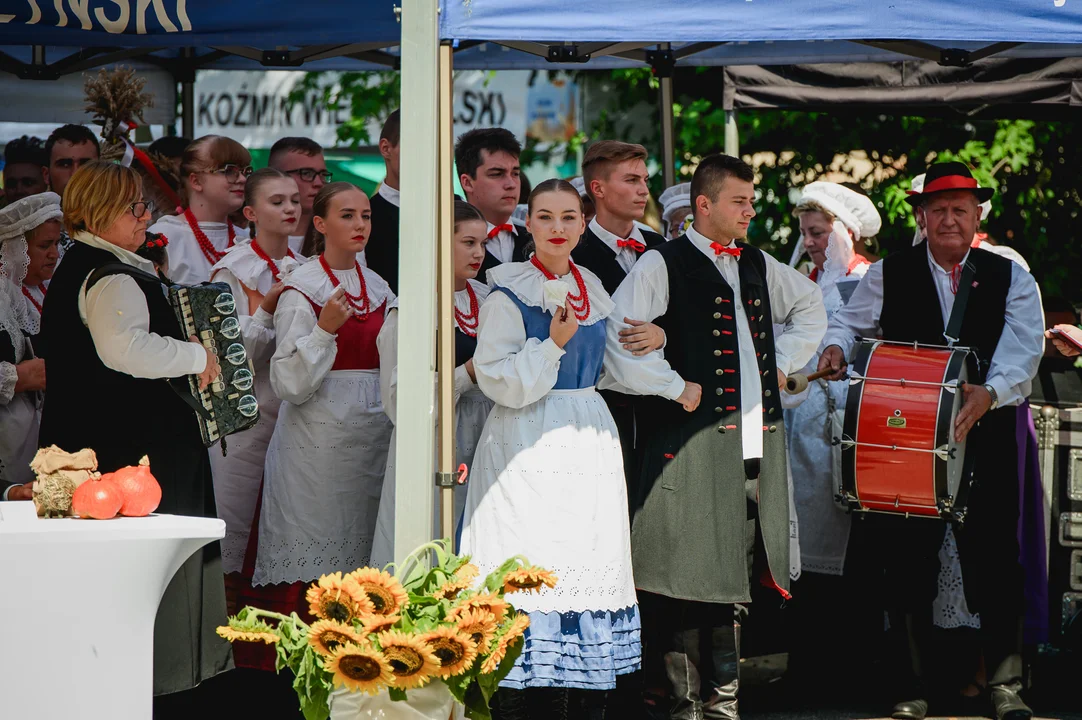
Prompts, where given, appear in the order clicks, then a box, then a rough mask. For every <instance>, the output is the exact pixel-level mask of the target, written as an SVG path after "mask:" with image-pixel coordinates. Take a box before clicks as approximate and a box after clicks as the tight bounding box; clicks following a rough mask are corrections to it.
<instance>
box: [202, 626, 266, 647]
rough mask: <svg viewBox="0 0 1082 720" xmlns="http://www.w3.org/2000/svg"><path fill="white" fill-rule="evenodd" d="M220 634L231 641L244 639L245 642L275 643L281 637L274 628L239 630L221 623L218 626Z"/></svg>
mask: <svg viewBox="0 0 1082 720" xmlns="http://www.w3.org/2000/svg"><path fill="white" fill-rule="evenodd" d="M216 632H217V633H218V636H219V637H222V638H225V639H226V640H228V641H229V642H237V641H238V640H242V641H245V642H264V643H266V644H268V645H274V644H275V643H276V642H278V640H279V639H280V638H279V637H278V633H276V632H274V631H273V630H269V629H268V630H265V631H264V630H237V629H236V628H232V627H229V626H228V625H221V626H219V627H218V629H217V631H216Z"/></svg>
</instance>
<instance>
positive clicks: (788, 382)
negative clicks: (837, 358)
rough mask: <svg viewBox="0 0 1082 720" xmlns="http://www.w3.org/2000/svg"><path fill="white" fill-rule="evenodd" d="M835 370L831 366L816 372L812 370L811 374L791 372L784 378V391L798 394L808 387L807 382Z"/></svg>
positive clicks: (825, 375)
mask: <svg viewBox="0 0 1082 720" xmlns="http://www.w3.org/2000/svg"><path fill="white" fill-rule="evenodd" d="M842 367H843V368H844V367H845V365H842ZM835 372H837V371H836V370H834V369H833V368H826V369H824V370H819V371H818V372H813V373H812V374H811V375H801V374H800V373H793V374H792V375H790V376H789V377H787V378H785V392H787V393H789V394H790V395H799V394H800V393H802V392H804V391H805V390H807V389H808V383H810V382H812V381H813V380H818V379H820V378H825V377H827V376H828V375H833V374H834V373H835Z"/></svg>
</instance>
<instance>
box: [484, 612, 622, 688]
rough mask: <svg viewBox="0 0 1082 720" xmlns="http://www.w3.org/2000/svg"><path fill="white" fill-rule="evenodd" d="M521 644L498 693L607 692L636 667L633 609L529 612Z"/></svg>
mask: <svg viewBox="0 0 1082 720" xmlns="http://www.w3.org/2000/svg"><path fill="white" fill-rule="evenodd" d="M525 643H526V644H525V646H524V647H523V650H522V654H521V655H520V656H519V658H518V660H517V661H516V662H515V666H514V667H513V668H512V669H511V672H510V673H508V675H507V677H506V678H504V680H503V682H501V683H500V685H501V687H509V688H515V689H517V690H522V689H525V688H539V687H562V688H578V689H582V690H611V689H613V688H614V687H616V676H617V675H626V674H627V673H631V672H635V671H636V670H638V669H639V668H640V666H641V663H642V640H641V637H640V623H639V608H638V606H637V605H633V606H631V607H628V608H624V609H623V610H618V611H616V612H609V611H607V610H596V611H595V610H591V611H588V612H582V613H578V612H565V613H558V612H547V613H545V612H532V613H530V627H529V628H527V629H526V634H525Z"/></svg>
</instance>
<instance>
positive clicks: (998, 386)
mask: <svg viewBox="0 0 1082 720" xmlns="http://www.w3.org/2000/svg"><path fill="white" fill-rule="evenodd" d="M985 382H987V383H988V384H989V385H991V386H992V387H993V388H994V389H995V391H996V407H997V408H1001V407H1007V406H1009V405H1016V404H1018V400H1019V397H1018V394H1017V393H1016V392H1015V391H1014V388H1013V387H1012V386H1010V385H1008V384H1007V381H1006V380H1005V379H1004V378H1002V377H999V376H996V377H990V378H988V379H987V380H986V381H985Z"/></svg>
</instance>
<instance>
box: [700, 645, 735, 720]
mask: <svg viewBox="0 0 1082 720" xmlns="http://www.w3.org/2000/svg"><path fill="white" fill-rule="evenodd" d="M711 662H712V663H713V665H712V668H711V670H712V673H711V675H710V677H709V678H708V680H707V682H706V683H705V685H706V687H707V688H709V691H708V693H707V696H706V697H705V698H704V699H703V717H704V718H709V719H710V720H740V712H739V709H738V707H737V692H738V691H739V689H740V628H739V627H738V626H736V625H733V624H730V625H726V626H722V627H716V628H714V629H713V630H712V631H711Z"/></svg>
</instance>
